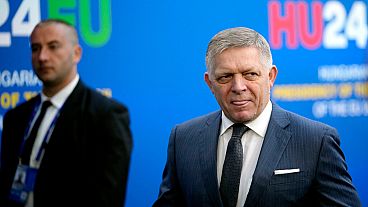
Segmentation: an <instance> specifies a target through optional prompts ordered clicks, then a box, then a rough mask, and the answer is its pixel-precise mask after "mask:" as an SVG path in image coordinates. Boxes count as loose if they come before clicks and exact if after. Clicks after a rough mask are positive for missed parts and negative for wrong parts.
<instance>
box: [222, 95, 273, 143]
mask: <svg viewBox="0 0 368 207" xmlns="http://www.w3.org/2000/svg"><path fill="white" fill-rule="evenodd" d="M271 112H272V103H271V101H268V103H267V105H266V107H265V108H264V110H263V111H262V113H261V114H260V115H259V116H258V117H257V118H256V119H254V120H253V121H250V122H248V123H246V124H245V125H246V126H247V127H249V128H250V129H251V130H252V131H254V132H255V133H257V134H258V135H259V136H261V137H265V135H266V132H267V127H268V123H269V122H270V118H271ZM221 120H222V122H221V132H220V135H223V134H224V133H225V132H226V130H227V129H228V128H230V127H231V126H232V125H233V124H234V122H232V121H231V120H230V119H228V118H227V117H226V115H225V113H224V112H223V111H222V116H221Z"/></svg>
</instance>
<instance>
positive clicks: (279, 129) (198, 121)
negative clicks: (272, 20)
mask: <svg viewBox="0 0 368 207" xmlns="http://www.w3.org/2000/svg"><path fill="white" fill-rule="evenodd" d="M206 66H207V72H206V73H205V75H204V78H205V81H206V83H207V85H208V86H209V88H210V89H211V91H212V93H213V94H214V96H215V98H216V100H217V102H218V104H219V105H220V107H221V110H220V111H217V112H214V113H211V114H207V115H204V116H202V117H198V118H195V119H192V120H190V121H187V122H184V123H182V124H179V125H177V126H176V127H175V128H174V129H173V130H172V132H171V135H170V141H169V145H168V155H167V162H166V166H165V169H164V172H163V180H162V183H161V186H160V192H159V197H158V199H157V200H156V202H155V203H154V204H153V206H196V207H198V206H211V207H213V206H226V207H227V206H237V207H240V206H247V207H248V206H259V207H266V206H269V207H274V206H282V207H285V206H361V204H360V201H359V198H358V195H357V192H356V189H355V188H354V186H353V184H352V179H351V177H350V175H349V173H348V171H347V165H346V162H345V158H344V155H343V152H342V151H341V148H340V146H339V144H340V139H339V136H338V134H337V131H336V130H335V129H334V128H332V127H330V126H327V125H325V124H322V123H319V122H316V121H312V120H309V119H307V118H303V117H301V116H298V115H296V114H294V113H291V112H288V111H286V110H284V109H282V108H280V107H279V106H278V105H276V104H275V103H272V102H271V101H270V90H271V88H272V86H273V84H274V83H275V80H276V76H277V68H276V66H275V65H272V55H271V51H270V47H269V45H268V43H267V41H266V40H265V39H264V37H263V36H262V35H260V34H259V33H258V32H256V31H254V30H252V29H249V28H231V29H227V30H224V31H221V32H219V33H218V34H216V35H215V36H214V37H213V38H212V39H211V41H210V43H209V45H208V48H207V53H206Z"/></svg>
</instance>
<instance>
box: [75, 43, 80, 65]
mask: <svg viewBox="0 0 368 207" xmlns="http://www.w3.org/2000/svg"><path fill="white" fill-rule="evenodd" d="M73 50H74V63H75V64H77V63H79V61H80V60H81V58H82V47H81V46H80V45H79V44H76V45H74V48H73Z"/></svg>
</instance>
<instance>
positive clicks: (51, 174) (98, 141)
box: [0, 20, 132, 207]
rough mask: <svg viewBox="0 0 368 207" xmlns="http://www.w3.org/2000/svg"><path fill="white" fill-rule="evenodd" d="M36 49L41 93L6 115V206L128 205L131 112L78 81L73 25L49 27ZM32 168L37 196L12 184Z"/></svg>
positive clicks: (38, 33)
mask: <svg viewBox="0 0 368 207" xmlns="http://www.w3.org/2000/svg"><path fill="white" fill-rule="evenodd" d="M30 43H31V49H32V65H33V68H34V71H35V73H36V74H37V76H38V77H39V79H40V80H41V81H42V82H43V87H42V93H41V94H40V95H37V96H36V97H34V98H32V99H31V100H29V101H27V102H25V103H23V104H21V105H19V106H18V107H16V108H14V109H12V110H10V111H8V112H7V113H6V115H5V117H4V124H3V126H4V127H3V134H2V145H1V146H2V149H1V168H0V183H1V185H0V189H1V191H0V196H1V197H0V199H1V200H0V201H1V203H0V206H1V207H4V206H34V207H50V206H63V207H66V206H89V207H90V206H96V207H103V206H106V207H121V206H123V204H124V199H125V190H126V183H127V177H128V169H129V163H130V156H131V151H132V138H131V132H130V128H129V114H128V111H127V109H126V108H125V107H124V106H123V105H121V104H119V103H118V102H116V101H114V100H112V99H109V98H107V97H105V96H103V95H101V94H99V93H97V92H96V91H95V90H92V89H90V88H88V87H87V86H86V85H84V84H83V82H82V81H81V80H80V79H79V75H78V73H77V63H78V62H79V60H80V58H81V54H82V51H81V47H80V45H79V43H78V36H77V33H76V30H75V29H74V28H73V27H72V26H71V25H69V24H68V23H66V22H64V21H61V20H46V21H43V22H41V23H39V24H37V25H36V27H35V28H34V30H33V32H32V34H31V37H30ZM46 103H48V107H44V105H47V104H46ZM43 108H45V109H43ZM43 110H44V112H42V111H43ZM42 113H43V114H45V115H42V116H43V118H40V120H41V121H40V122H39V123H38V124H37V122H38V120H36V119H38V117H41V114H42ZM37 125H39V127H38V128H37V130H33V129H34V128H36V126H37ZM33 131H35V132H33ZM32 134H34V135H35V136H34V138H33V141H31V140H32V138H31V137H32ZM27 150H28V152H27ZM24 169H26V170H24ZM29 169H35V170H36V174H35V175H36V177H35V179H34V180H33V181H32V179H31V180H28V181H25V183H27V182H33V183H34V188H33V190H32V189H31V190H29V189H27V187H25V188H23V187H22V186H21V184H19V185H15V184H14V183H13V182H14V177H15V174H17V175H21V174H22V173H26V175H27V176H28V178H29V177H32V175H33V174H31V173H32V172H34V171H32V170H29ZM27 173H28V174H27ZM18 183H19V182H18ZM17 186H18V187H19V186H20V187H19V188H20V191H18V190H19V189H18V188H17ZM19 192H22V193H24V194H23V195H25V196H23V197H22V196H19V195H18V194H19ZM17 193H18V194H17Z"/></svg>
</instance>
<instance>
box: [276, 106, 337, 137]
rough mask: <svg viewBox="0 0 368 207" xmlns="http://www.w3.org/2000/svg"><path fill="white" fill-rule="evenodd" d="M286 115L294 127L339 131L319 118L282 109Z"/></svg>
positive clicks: (309, 129)
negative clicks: (315, 118)
mask: <svg viewBox="0 0 368 207" xmlns="http://www.w3.org/2000/svg"><path fill="white" fill-rule="evenodd" d="M281 110H282V111H283V112H284V113H285V115H286V117H287V118H288V119H289V121H290V126H292V127H301V128H304V129H306V130H308V131H325V130H328V131H334V133H337V130H336V129H335V128H334V127H332V126H330V125H328V124H325V123H322V122H320V121H317V120H312V119H310V118H307V117H304V116H301V115H299V114H296V113H294V112H291V111H288V110H285V109H281Z"/></svg>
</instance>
